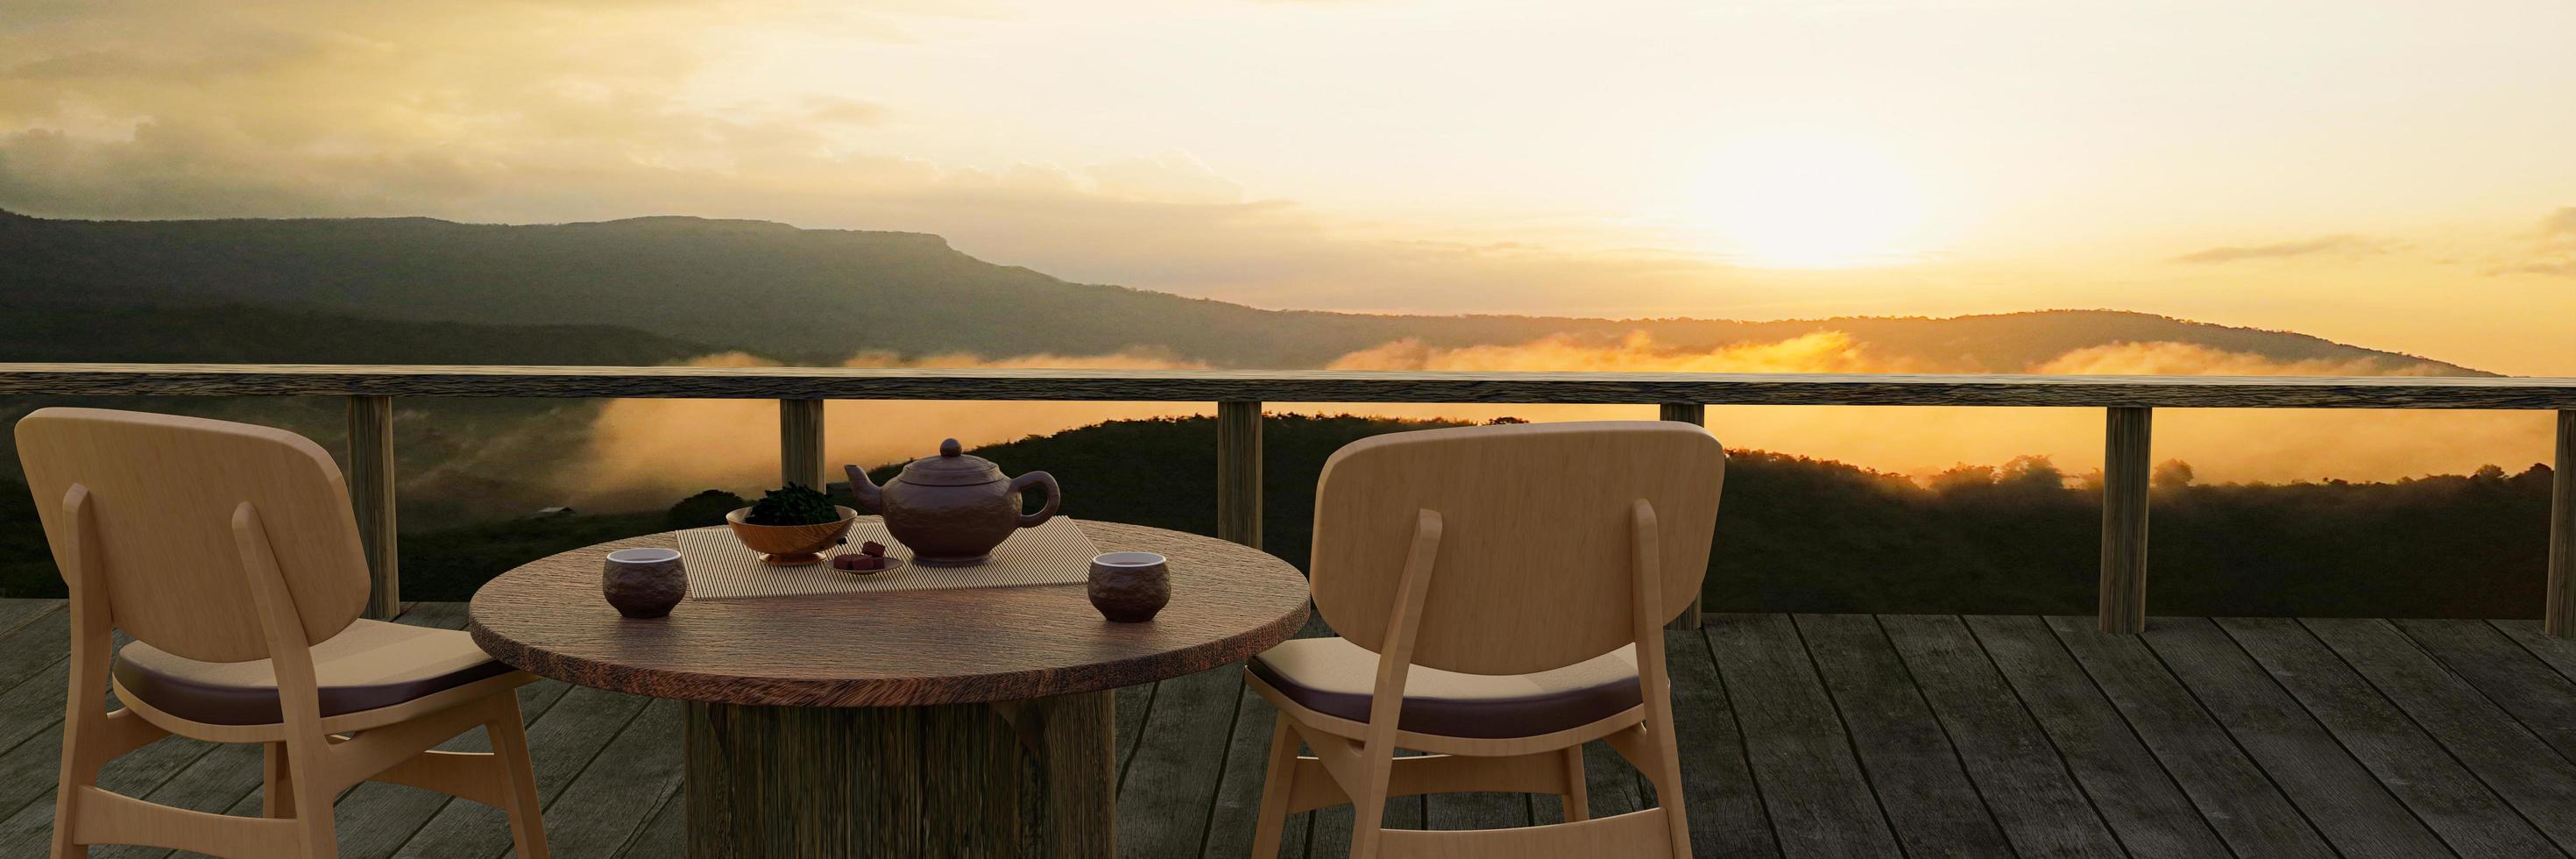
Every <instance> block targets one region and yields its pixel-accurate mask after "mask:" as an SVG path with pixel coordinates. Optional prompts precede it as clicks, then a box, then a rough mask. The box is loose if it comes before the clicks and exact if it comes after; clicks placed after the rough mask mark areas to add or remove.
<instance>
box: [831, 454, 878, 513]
mask: <svg viewBox="0 0 2576 859" xmlns="http://www.w3.org/2000/svg"><path fill="white" fill-rule="evenodd" d="M841 470H843V471H847V472H849V474H850V495H851V496H852V497H854V498H857V499H858V502H859V508H860V509H863V510H866V511H868V512H870V513H883V512H885V511H884V510H883V509H882V508H881V507H879V505H878V502H879V501H880V500H881V499H882V498H883V496H884V493H883V492H882V491H880V490H879V489H878V488H877V482H876V481H874V480H869V479H868V470H867V469H864V468H860V467H858V466H855V465H844V466H841Z"/></svg>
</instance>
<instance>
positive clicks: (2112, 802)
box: [1966, 617, 2229, 859]
mask: <svg viewBox="0 0 2576 859" xmlns="http://www.w3.org/2000/svg"><path fill="white" fill-rule="evenodd" d="M1966 621H1967V624H1968V628H1969V629H1970V630H1971V631H1972V632H1974V633H1975V634H1976V637H1977V643H1978V644H1979V646H1981V647H1983V648H1985V651H1986V656H1987V658H1989V659H1991V660H1993V661H1994V664H1995V669H1996V670H1997V671H1999V672H2001V673H2002V674H2003V676H2004V680H2005V681H2006V682H2008V683H2010V684H2012V694H2013V695H2015V696H2016V697H2019V698H2020V699H2021V702H2022V706H2023V707H2024V708H2025V709H2026V710H2028V712H2029V713H2030V717H2031V719H2032V720H2033V721H2035V722H2037V723H2039V727H2040V730H2042V731H2044V732H2046V733H2047V735H2048V738H2049V741H2050V743H2051V744H2052V745H2053V746H2054V747H2055V749H2056V751H2057V754H2058V755H2060V756H2061V757H2062V758H2063V759H2064V760H2065V762H2066V769H2067V772H2068V773H2069V774H2070V775H2072V776H2074V778H2075V781H2076V783H2077V784H2078V785H2080V786H2082V787H2083V789H2084V793H2085V795H2086V796H2089V797H2091V798H2092V800H2093V806H2094V809H2095V810H2096V811H2099V812H2100V813H2101V816H2102V821H2103V822H2104V823H2106V824H2109V825H2110V827H2111V831H2112V832H2113V833H2115V834H2117V835H2118V836H2119V838H2120V846H2121V847H2124V848H2126V849H2127V850H2128V853H2129V855H2130V856H2133V857H2137V859H2195V857H2202V856H2226V855H2229V852H2228V849H2227V845H2225V844H2223V843H2220V842H2219V840H2218V834H2217V833H2216V832H2214V831H2212V830H2211V829H2210V828H2209V824H2208V822H2207V821H2205V820H2203V819H2201V816H2200V811H2199V810H2198V809H2195V808H2193V807H2192V804H2191V800H2190V798H2188V797H2186V796H2184V795H2183V792H2182V789H2181V788H2180V787H2179V786H2177V785H2176V784H2175V783H2174V780H2173V777H2172V776H2170V775H2167V774H2166V773H2165V771H2164V768H2163V767H2162V766H2161V765H2159V764H2157V763H2156V759H2155V756H2154V755H2153V754H2152V753H2150V752H2148V751H2147V747H2146V746H2145V745H2144V744H2143V743H2141V742H2140V741H2139V739H2138V736H2137V734H2135V733H2133V732H2132V731H2131V730H2130V728H2129V724H2128V722H2127V721H2126V720H2124V719H2122V718H2121V717H2120V712H2119V711H2118V710H2116V709H2113V707H2112V706H2111V702H2110V700H2109V699H2107V698H2104V697H2103V695H2102V692H2101V690H2100V689H2099V688H2097V687H2095V686H2094V685H2093V682H2092V680H2091V679H2090V678H2087V677H2086V676H2085V675H2084V669H2083V668H2082V667H2081V666H2078V665H2076V664H2075V658H2074V657H2073V656H2072V655H2070V654H2068V653H2067V652H2066V648H2065V646H2064V645H2061V644H2059V643H2058V641H2057V636H2056V635H2055V634H2053V633H2051V632H2049V631H2048V626H2047V625H2046V624H2045V623H2042V622H2041V621H2040V619H2039V618H2035V617H1970V618H1967V619H1966Z"/></svg>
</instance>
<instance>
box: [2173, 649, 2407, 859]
mask: <svg viewBox="0 0 2576 859" xmlns="http://www.w3.org/2000/svg"><path fill="white" fill-rule="evenodd" d="M2141 638H2143V639H2144V640H2145V641H2146V642H2147V644H2148V645H2149V646H2150V647H2152V648H2153V649H2154V650H2155V652H2156V654H2157V655H2158V656H2160V657H2162V658H2163V660H2164V663H2165V664H2166V665H2168V666H2171V667H2172V669H2173V673H2174V675H2175V676H2176V677H2178V678H2180V679H2181V680H2182V682H2183V685H2185V686H2187V687H2189V688H2190V689H2191V691H2192V694H2193V696H2194V697H2196V698H2198V699H2199V700H2200V703H2201V706H2203V707H2206V708H2207V709H2208V712H2209V714H2210V715H2211V716H2212V717H2214V718H2216V719H2217V720H2218V722H2219V724H2221V725H2223V726H2225V727H2226V728H2227V733H2228V736H2230V737H2231V738H2233V739H2235V740H2236V744H2237V745H2238V746H2239V747H2241V748H2243V749H2244V750H2245V754H2246V755H2248V756H2250V757H2252V758H2253V759H2254V761H2255V762H2256V763H2258V764H2260V765H2261V766H2262V768H2263V771H2264V772H2265V773H2267V774H2269V775H2270V776H2271V779H2272V781H2274V782H2275V783H2277V784H2279V785H2280V787H2281V792H2282V793H2284V794H2287V795H2288V796H2289V797H2290V801H2291V802H2293V803H2296V804H2297V805H2298V807H2299V811H2300V813H2301V814H2302V815H2303V816H2305V817H2306V818H2307V819H2308V821H2309V822H2311V823H2314V824H2315V825H2316V827H2317V830H2318V831H2319V832H2322V833H2324V834H2325V837H2326V840H2327V841H2329V842H2331V843H2332V844H2333V845H2334V847H2335V850H2336V852H2338V853H2341V854H2342V855H2343V856H2344V857H2345V859H2367V857H2386V859H2422V857H2426V856H2444V855H2449V854H2450V853H2451V850H2450V848H2448V847H2446V846H2444V844H2443V842H2442V840H2441V839H2440V838H2439V837H2438V836H2436V835H2434V833H2433V832H2432V830H2430V829H2428V828H2426V827H2425V825H2424V822H2423V821H2422V820H2419V819H2417V818H2416V816H2415V815H2414V813H2413V812H2411V811H2409V810H2408V809H2407V807H2406V805H2405V804H2404V803H2401V802H2399V801H2398V800H2397V798H2396V797H2395V796H2393V795H2391V794H2390V793H2389V792H2388V788H2387V786H2386V785H2383V784H2381V783H2380V782H2379V780H2378V779H2377V778H2375V777H2373V776H2372V775H2371V774H2370V772H2369V770H2368V769H2367V768H2365V767H2363V766H2362V765H2361V763H2360V762H2359V761H2356V760H2355V759H2354V758H2353V756H2352V754H2351V752H2349V751H2347V750H2346V749H2345V748H2344V747H2343V745H2342V744H2341V743H2339V742H2337V741H2336V739H2335V737H2334V735H2333V734H2332V733H2330V732H2328V731H2327V730H2326V728H2325V726H2324V725H2321V724H2319V723H2318V722H2317V720H2316V718H2315V717H2313V716H2311V715H2309V713H2308V711H2307V710H2306V709H2305V708H2303V707H2301V706H2300V705H2299V703H2298V702H2297V701H2296V700H2294V699H2292V698H2291V697H2290V694H2289V693H2288V692H2286V691H2283V690H2282V689H2281V686H2280V684H2279V683H2277V682H2275V681H2274V680H2273V679H2272V677H2271V676H2270V674H2269V673H2268V672H2266V671H2264V670H2263V667H2262V666H2261V665H2258V664H2256V663H2255V662H2254V660H2253V658H2252V657H2249V656H2247V655H2246V653H2245V651H2244V649H2243V648H2241V647H2239V646H2238V645H2237V644H2236V642H2235V641H2234V640H2232V639H2230V638H2229V637H2228V636H2227V634H2226V633H2225V632H2223V631H2220V630H2219V628H2218V626H2217V625H2216V624H2214V623H2212V622H2211V621H2209V620H2208V619H2206V618H2161V619H2159V622H2158V623H2157V624H2156V627H2155V628H2154V629H2151V630H2148V631H2147V633H2146V634H2145V635H2143V636H2141Z"/></svg>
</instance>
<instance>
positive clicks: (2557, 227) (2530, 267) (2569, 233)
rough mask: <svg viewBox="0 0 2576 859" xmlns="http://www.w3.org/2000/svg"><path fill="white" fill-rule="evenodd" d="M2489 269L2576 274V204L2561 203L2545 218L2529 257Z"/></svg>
mask: <svg viewBox="0 0 2576 859" xmlns="http://www.w3.org/2000/svg"><path fill="white" fill-rule="evenodd" d="M2487 273H2488V274H2539V275H2553V276H2560V277H2576V206H2562V207H2559V209H2558V211H2555V212H2551V213H2549V215H2548V216H2547V217H2544V218H2541V219H2540V229H2539V230H2538V231H2537V232H2536V233H2535V234H2534V241H2533V243H2532V246H2531V249H2530V250H2529V251H2528V253H2527V254H2526V255H2525V257H2524V258H2523V259H2522V260H2520V261H2518V262H2512V263H2507V264H2504V265H2499V266H2496V267H2495V268H2492V269H2489V270H2488V271H2487Z"/></svg>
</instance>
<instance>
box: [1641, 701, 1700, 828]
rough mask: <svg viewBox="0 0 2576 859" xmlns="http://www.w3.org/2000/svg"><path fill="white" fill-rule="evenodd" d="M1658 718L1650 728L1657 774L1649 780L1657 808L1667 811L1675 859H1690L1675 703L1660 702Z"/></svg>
mask: <svg viewBox="0 0 2576 859" xmlns="http://www.w3.org/2000/svg"><path fill="white" fill-rule="evenodd" d="M1655 715H1656V716H1658V717H1660V718H1659V720H1658V721H1655V722H1652V723H1649V725H1648V728H1647V730H1649V731H1650V732H1652V733H1653V735H1654V741H1655V771H1654V772H1651V773H1648V774H1647V779H1648V780H1649V781H1652V782H1653V783H1654V785H1655V805H1656V806H1657V807H1660V808H1662V809H1663V810H1664V824H1665V826H1666V827H1667V828H1668V829H1667V831H1668V833H1669V836H1668V837H1670V838H1671V839H1672V842H1671V843H1672V856H1673V859H1691V843H1690V811H1689V810H1688V809H1685V808H1683V807H1682V791H1683V790H1684V788H1683V786H1682V753H1681V747H1680V744H1679V743H1678V742H1676V741H1675V739H1674V737H1673V733H1674V732H1673V706H1672V703H1671V702H1670V701H1669V700H1664V701H1658V702H1657V703H1656V707H1655Z"/></svg>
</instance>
